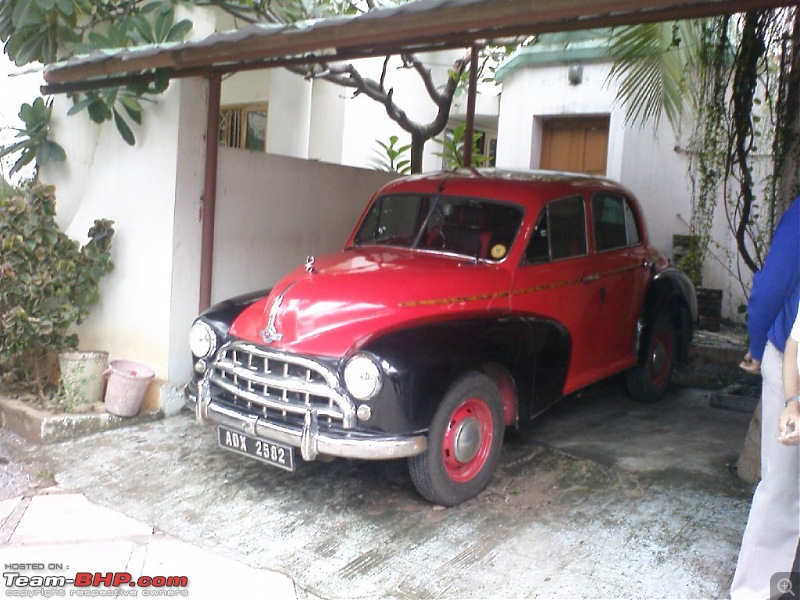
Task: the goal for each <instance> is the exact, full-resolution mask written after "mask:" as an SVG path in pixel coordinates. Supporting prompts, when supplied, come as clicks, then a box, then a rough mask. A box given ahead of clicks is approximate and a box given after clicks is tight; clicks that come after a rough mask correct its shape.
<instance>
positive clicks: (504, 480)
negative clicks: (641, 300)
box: [17, 380, 752, 599]
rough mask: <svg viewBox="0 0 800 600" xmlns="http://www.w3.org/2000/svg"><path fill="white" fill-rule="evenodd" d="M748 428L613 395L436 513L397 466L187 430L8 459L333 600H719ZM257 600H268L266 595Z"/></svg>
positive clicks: (527, 438) (556, 421)
mask: <svg viewBox="0 0 800 600" xmlns="http://www.w3.org/2000/svg"><path fill="white" fill-rule="evenodd" d="M748 423H749V415H748V414H744V413H739V412H731V411H724V410H720V409H714V408H711V407H710V406H709V403H708V400H707V398H706V396H705V394H704V393H703V392H700V391H696V390H691V389H685V390H680V391H676V392H674V393H672V394H671V395H670V396H668V397H667V398H666V399H664V401H663V402H661V403H660V404H656V405H641V404H636V403H634V402H632V401H630V400H629V399H628V398H627V397H626V396H625V394H624V390H623V386H622V385H621V383H620V381H619V380H612V381H609V382H606V383H604V384H601V385H599V386H595V387H593V388H591V389H590V390H588V391H586V392H583V393H582V394H579V395H576V396H572V397H570V398H567V399H565V400H564V401H562V402H561V403H560V404H559V405H558V406H556V407H555V408H554V409H552V410H551V411H550V412H548V413H547V414H545V415H543V416H542V417H540V418H539V419H538V420H537V421H536V423H534V424H533V425H531V426H529V427H527V428H526V429H524V430H523V431H519V432H509V434H508V435H507V437H506V443H505V448H504V453H503V456H502V458H501V462H500V465H499V468H498V471H497V473H496V475H495V477H494V478H493V480H492V482H491V483H490V485H489V487H488V488H487V490H486V491H485V492H484V493H483V494H481V495H480V496H479V497H478V498H476V499H473V500H471V501H469V502H467V503H465V504H463V505H461V506H458V507H455V508H449V509H444V508H442V507H436V506H432V505H430V504H428V503H427V502H425V501H423V500H422V499H420V497H419V496H417V494H416V492H415V491H414V488H413V486H412V484H411V481H410V479H409V477H408V474H407V472H406V465H405V462H404V461H395V462H386V463H371V462H358V461H342V460H340V461H335V462H332V463H327V464H325V463H302V461H301V464H300V465H299V466H298V470H297V471H296V472H295V473H293V474H292V473H286V472H283V471H280V470H276V469H273V468H270V467H268V466H265V465H261V464H259V463H256V462H254V461H252V460H249V459H247V458H244V457H241V456H237V455H234V454H232V453H228V452H225V451H223V450H221V449H219V448H218V447H217V444H216V439H215V432H214V431H213V430H212V429H211V428H208V427H205V426H201V425H199V424H196V423H195V422H194V421H193V420H192V418H191V417H190V416H189V415H188V414H182V415H180V416H178V417H173V418H170V419H166V420H163V421H159V422H153V423H148V424H144V425H140V426H136V427H131V428H128V429H123V430H117V431H113V432H107V433H102V434H98V435H95V436H92V437H89V438H84V439H81V440H77V441H73V442H67V443H62V444H54V445H51V446H40V447H29V446H26V447H20V448H18V449H17V451H18V452H19V455H20V457H21V459H22V460H24V461H26V462H28V463H29V465H38V467H37V468H38V469H40V470H39V472H42V471H44V470H46V471H47V472H49V473H51V474H52V475H53V476H54V478H55V480H56V481H57V483H58V486H59V488H60V489H61V490H63V491H77V492H82V493H84V494H85V495H86V496H87V497H88V498H89V499H90V500H91V501H93V502H95V503H97V504H100V505H102V506H108V507H112V508H114V509H116V510H118V511H121V512H123V513H125V514H126V515H128V516H130V517H133V518H135V519H138V520H140V521H143V522H145V523H148V524H152V525H153V526H154V527H155V528H157V529H158V530H161V531H164V532H165V533H167V534H170V535H172V536H174V537H176V538H179V539H181V540H183V541H186V542H189V543H191V544H194V545H195V546H198V547H200V548H203V549H205V550H211V551H214V552H216V553H218V554H220V555H222V556H225V557H227V558H234V559H237V560H239V561H242V562H244V563H246V564H248V565H250V566H253V567H256V568H263V569H270V570H275V571H279V572H281V573H284V574H287V575H289V576H290V577H292V578H293V579H294V581H295V582H296V585H297V586H298V587H299V588H302V590H304V592H301V595H302V594H303V593H305V594H306V595H312V596H318V597H321V598H326V599H338V598H414V599H419V598H599V597H628V598H675V597H680V598H697V597H708V598H713V597H725V596H726V595H727V594H728V586H729V583H730V579H731V576H732V573H733V569H734V567H735V560H736V555H737V552H738V548H739V542H740V539H741V534H742V531H743V529H744V525H745V522H746V519H747V513H748V510H749V501H750V496H751V491H752V490H751V488H750V487H749V486H747V485H744V484H742V483H741V482H740V481H739V480H738V479H737V478H736V477H735V476H734V475H733V474H731V472H730V470H729V465H730V464H731V463H733V462H734V461H735V460H736V457H737V455H738V453H739V451H740V449H741V445H742V442H743V440H744V437H745V434H746V431H747V426H748ZM263 597H269V591H268V590H265V591H264V596H263Z"/></svg>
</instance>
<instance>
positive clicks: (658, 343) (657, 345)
mask: <svg viewBox="0 0 800 600" xmlns="http://www.w3.org/2000/svg"><path fill="white" fill-rule="evenodd" d="M646 344H647V347H646V355H645V360H644V363H643V364H640V365H638V366H636V367H634V368H633V369H631V370H630V371H628V372H627V374H626V378H627V383H628V391H629V392H630V394H631V396H632V397H633V399H634V400H638V401H640V402H655V401H657V400H660V399H661V397H662V396H664V394H665V393H666V391H667V390H668V389H669V385H670V382H671V380H672V371H673V368H674V366H675V330H674V329H673V327H672V322H671V321H670V319H669V316H668V315H667V314H665V313H662V314H661V315H659V316H658V318H657V319H656V320H655V322H654V323H653V328H652V329H651V330H650V334H649V335H648V336H647V340H646Z"/></svg>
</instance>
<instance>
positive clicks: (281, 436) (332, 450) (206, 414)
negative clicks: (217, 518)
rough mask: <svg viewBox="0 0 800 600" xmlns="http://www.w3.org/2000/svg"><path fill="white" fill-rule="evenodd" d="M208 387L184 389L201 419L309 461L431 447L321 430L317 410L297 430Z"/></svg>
mask: <svg viewBox="0 0 800 600" xmlns="http://www.w3.org/2000/svg"><path fill="white" fill-rule="evenodd" d="M209 387H210V386H209V383H208V381H206V380H205V379H203V380H201V381H200V382H199V384H198V393H197V394H196V395H195V394H193V393H192V390H191V389H190V386H189V385H187V386H186V387H185V388H184V398H185V401H186V406H187V407H188V408H190V409H191V410H192V411H193V412H194V413H195V416H196V417H197V420H198V421H200V422H202V423H216V424H218V425H224V426H225V427H228V428H230V429H234V430H238V431H241V432H242V433H245V434H248V435H251V436H255V437H260V438H264V439H265V440H272V441H274V442H281V443H283V444H288V445H290V446H294V447H295V448H299V450H300V455H301V456H302V457H303V460H306V461H312V460H314V459H315V458H316V457H317V456H318V455H320V454H322V455H328V456H338V457H341V458H359V459H366V460H389V459H394V458H407V457H409V456H416V455H418V454H422V453H423V452H425V450H426V449H427V447H428V438H427V437H426V436H424V435H412V436H399V435H376V434H370V433H364V432H361V431H348V432H334V431H324V430H323V431H320V429H319V426H318V423H317V414H316V411H314V410H309V411H307V412H306V414H305V419H304V423H303V429H302V431H299V432H298V431H297V430H295V429H291V428H289V427H286V426H284V425H281V424H280V423H271V422H269V421H267V420H265V419H262V418H260V417H256V416H254V415H245V414H242V413H240V412H238V411H236V410H232V409H230V408H227V407H224V406H220V405H218V404H216V403H214V401H213V400H212V399H211V393H210V391H209ZM198 396H199V398H198Z"/></svg>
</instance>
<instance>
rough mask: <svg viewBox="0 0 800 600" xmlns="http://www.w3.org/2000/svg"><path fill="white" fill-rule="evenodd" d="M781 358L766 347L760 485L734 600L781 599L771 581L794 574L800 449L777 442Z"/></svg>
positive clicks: (744, 542)
mask: <svg viewBox="0 0 800 600" xmlns="http://www.w3.org/2000/svg"><path fill="white" fill-rule="evenodd" d="M782 359H783V355H782V354H781V353H780V352H779V351H778V350H777V349H776V348H775V346H773V345H772V344H771V343H768V344H767V348H766V350H765V351H764V358H763V360H762V361H761V376H762V378H763V386H762V391H761V482H760V483H759V484H758V487H757V488H756V492H755V494H754V495H753V504H752V506H751V507H750V517H749V518H748V520H747V527H746V528H745V531H744V537H743V538H742V548H741V550H740V551H739V562H738V564H737V565H736V574H735V575H734V577H733V585H732V586H731V597H732V598H733V600H739V599H751V598H752V599H758V600H765V599H766V598H770V597H777V596H778V595H780V594H779V593H777V589H773V590H770V580H771V579H772V578H773V576H774V575H775V574H776V573H788V572H789V571H791V569H792V563H793V562H794V557H795V551H796V549H797V544H798V538H800V446H784V445H782V444H780V443H779V442H778V417H779V416H780V414H781V411H782V410H783V407H784V394H783V373H782V365H781V362H782ZM794 592H795V593H796V594H797V593H800V590H794Z"/></svg>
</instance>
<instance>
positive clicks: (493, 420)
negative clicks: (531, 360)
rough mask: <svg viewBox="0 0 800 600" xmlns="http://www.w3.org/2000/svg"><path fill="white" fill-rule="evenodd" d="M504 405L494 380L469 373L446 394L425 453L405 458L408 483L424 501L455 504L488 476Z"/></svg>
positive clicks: (499, 444) (495, 454)
mask: <svg viewBox="0 0 800 600" xmlns="http://www.w3.org/2000/svg"><path fill="white" fill-rule="evenodd" d="M504 431H505V426H504V424H503V407H502V403H501V401H500V392H499V391H498V389H497V386H496V385H495V384H494V382H493V381H492V380H491V379H490V378H489V377H487V376H486V375H484V374H482V373H468V374H466V375H464V376H463V377H462V378H461V379H459V380H458V381H456V383H454V384H453V385H452V386H451V387H450V389H449V390H448V391H447V393H446V394H445V397H444V399H443V400H442V403H441V405H440V406H439V408H438V410H437V411H436V414H435V415H434V417H433V420H432V421H431V426H430V432H429V434H428V449H427V450H426V451H425V453H423V454H421V455H419V456H413V457H411V458H410V459H409V472H410V474H411V480H412V481H413V482H414V486H415V487H416V488H417V490H418V491H419V493H420V494H421V495H422V496H423V497H424V498H425V499H427V500H429V501H431V502H435V503H436V504H441V505H443V506H455V505H456V504H461V503H462V502H465V501H466V500H469V499H470V498H473V497H474V496H477V495H478V494H479V493H480V492H481V490H483V488H485V487H486V485H487V484H488V483H489V479H491V477H492V473H493V472H494V467H495V465H496V464H497V459H498V457H499V456H500V450H501V447H502V445H503V433H504Z"/></svg>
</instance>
